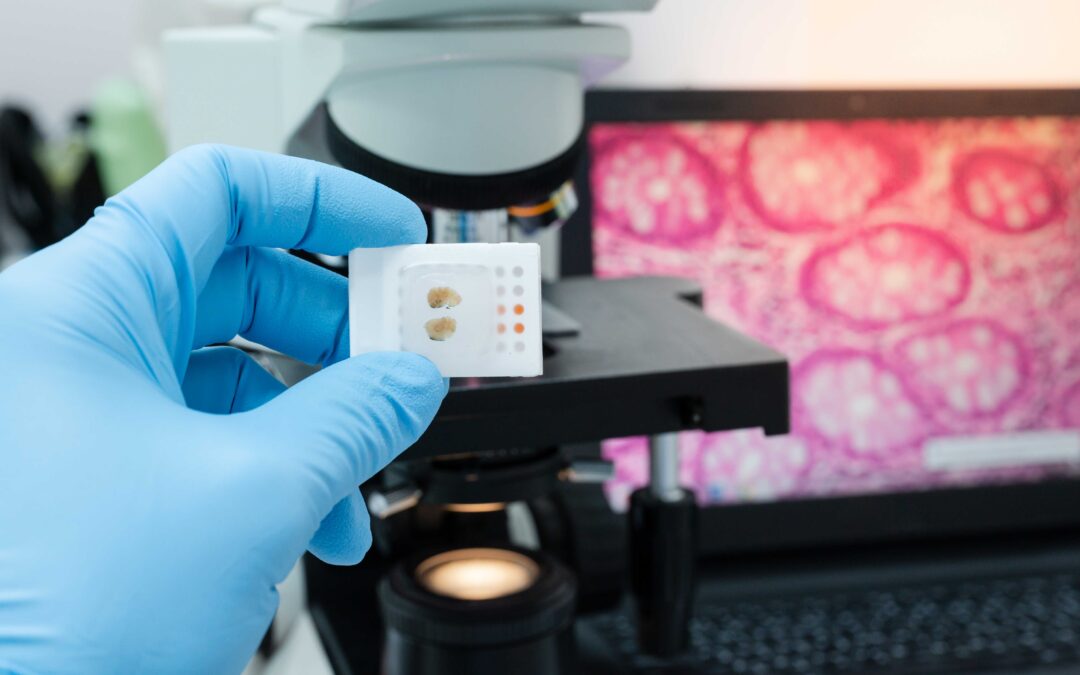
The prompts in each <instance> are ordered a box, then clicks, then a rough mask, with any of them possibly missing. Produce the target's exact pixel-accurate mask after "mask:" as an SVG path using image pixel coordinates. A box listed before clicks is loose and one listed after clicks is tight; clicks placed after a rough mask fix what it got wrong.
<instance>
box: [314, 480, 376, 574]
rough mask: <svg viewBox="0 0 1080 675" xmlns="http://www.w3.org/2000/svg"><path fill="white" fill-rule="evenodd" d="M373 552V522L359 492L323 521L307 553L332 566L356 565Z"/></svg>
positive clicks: (338, 505)
mask: <svg viewBox="0 0 1080 675" xmlns="http://www.w3.org/2000/svg"><path fill="white" fill-rule="evenodd" d="M370 549H371V523H370V520H369V519H368V514H367V508H366V507H365V506H364V501H363V498H362V497H361V495H360V492H359V490H357V491H356V492H354V493H351V494H350V495H349V496H348V497H346V498H345V499H342V500H341V501H339V502H338V503H337V504H335V505H334V508H333V509H331V511H330V513H328V514H327V516H326V517H325V518H323V521H322V523H321V524H320V525H319V529H318V531H317V532H316V533H315V536H314V537H312V538H311V542H310V543H309V544H308V551H310V552H311V554H312V555H314V556H315V557H316V558H318V559H319V560H322V561H323V562H325V563H327V564H330V565H355V564H357V563H358V562H360V561H361V560H363V559H364V556H365V555H367V552H368V550H370Z"/></svg>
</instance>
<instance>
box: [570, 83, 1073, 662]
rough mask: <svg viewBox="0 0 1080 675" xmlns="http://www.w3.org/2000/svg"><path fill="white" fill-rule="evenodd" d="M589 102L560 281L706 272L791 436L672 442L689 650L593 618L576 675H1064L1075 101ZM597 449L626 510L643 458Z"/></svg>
mask: <svg viewBox="0 0 1080 675" xmlns="http://www.w3.org/2000/svg"><path fill="white" fill-rule="evenodd" d="M586 107H587V113H586V114H587V122H588V126H587V132H586V133H587V134H588V139H587V140H588V161H587V162H586V163H585V165H584V166H583V167H582V169H581V172H580V175H579V179H578V185H579V186H580V190H581V202H582V207H581V209H580V211H579V213H578V214H577V215H576V216H575V219H578V220H579V222H578V223H576V224H574V223H572V224H571V225H570V226H569V227H567V228H565V229H564V230H563V232H564V240H563V245H562V251H561V258H562V267H563V273H564V274H565V275H573V274H596V275H598V276H603V277H618V276H627V275H641V274H660V275H675V276H684V277H689V278H692V279H695V280H696V281H698V282H699V283H700V284H701V285H702V287H703V289H704V305H705V311H707V312H708V313H709V314H710V315H712V316H714V317H716V318H717V319H719V320H721V321H724V322H726V323H728V324H730V325H732V326H733V327H735V328H737V329H739V330H741V331H744V332H746V333H748V334H750V335H752V336H754V337H756V338H758V339H760V340H762V341H763V342H765V343H767V344H769V345H771V346H773V347H775V348H777V349H779V350H780V351H782V352H783V353H785V354H786V355H787V356H788V357H789V358H790V359H791V365H792V391H791V396H792V433H791V434H790V435H787V436H780V437H773V438H766V437H765V436H763V435H762V434H761V433H760V432H758V431H752V430H751V431H739V432H731V433H721V434H700V433H694V434H689V433H688V434H684V435H683V436H682V439H681V446H682V462H683V464H682V480H683V483H684V485H686V486H687V487H689V488H690V489H692V490H693V491H695V493H696V494H697V497H698V501H699V503H700V504H702V505H703V506H704V507H705V508H704V510H703V512H702V517H701V523H700V541H699V550H700V554H701V564H700V569H701V575H700V581H699V593H698V601H697V607H696V612H695V619H694V621H693V623H692V625H691V647H690V649H689V650H688V651H687V653H686V654H684V655H683V656H681V657H679V658H677V659H674V660H668V661H660V660H657V659H653V658H650V657H647V656H644V655H641V654H639V653H638V652H637V650H636V647H635V644H634V640H633V626H632V622H631V621H630V619H629V614H628V613H616V614H613V615H604V616H599V617H594V618H592V619H589V620H586V621H583V622H581V623H582V625H581V626H580V632H582V634H583V638H582V651H583V658H584V661H585V664H586V670H585V672H596V673H602V672H649V673H759V674H764V673H879V672H880V673H960V672H987V673H990V672H1046V673H1051V672H1063V673H1064V672H1070V673H1076V672H1080V91H1075V90H1068V91H1066V90H1053V91H922V92H918V91H906V92H889V91H829V92H705V91H610V90H609V91H604V90H601V91H595V92H591V93H590V94H589V95H588V98H587V101H586ZM587 225H591V227H589V226H587ZM604 453H605V455H606V456H607V457H608V458H610V459H612V460H614V462H615V465H616V473H617V477H616V479H615V480H614V481H613V482H612V483H611V484H610V485H609V486H608V496H609V498H610V500H611V501H612V502H613V504H615V505H616V507H621V506H624V505H625V501H626V498H627V496H628V494H629V492H630V491H631V490H632V489H633V488H634V487H636V486H638V485H640V484H642V483H643V482H644V480H645V478H646V475H647V464H648V461H647V454H646V453H647V449H646V444H645V440H644V439H616V440H612V441H609V442H607V443H605V445H604Z"/></svg>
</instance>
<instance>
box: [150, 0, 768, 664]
mask: <svg viewBox="0 0 1080 675" xmlns="http://www.w3.org/2000/svg"><path fill="white" fill-rule="evenodd" d="M654 4H655V0H284V2H283V3H282V5H281V6H280V7H274V8H265V9H262V10H260V11H258V12H257V13H256V14H255V16H254V18H253V21H252V23H251V24H250V25H245V26H239V27H228V28H208V29H189V30H182V31H175V32H172V33H169V34H167V36H166V42H165V56H166V73H167V87H168V119H169V133H168V136H169V142H170V145H171V147H172V149H174V150H175V149H178V148H180V147H183V146H185V145H189V144H192V143H197V142H222V143H229V144H233V145H241V146H247V147H252V148H257V149H262V150H267V151H272V152H286V153H289V154H295V155H299V156H305V157H310V158H313V159H319V160H322V161H328V162H332V163H335V164H338V165H341V166H343V167H345V168H347V169H350V170H354V171H357V172H359V173H362V174H364V175H366V176H368V177H370V178H373V179H375V180H377V181H379V182H382V183H384V184H386V185H388V186H390V187H392V188H394V189H396V190H398V191H399V192H402V193H403V194H405V195H407V196H409V197H410V198H412V199H413V200H414V201H416V202H417V203H418V204H420V205H421V207H422V208H423V209H424V211H425V214H426V216H427V218H428V222H429V226H430V237H429V238H430V240H431V241H434V242H471V241H487V242H500V241H509V240H521V239H530V238H533V239H535V238H539V240H540V242H541V245H542V248H543V250H544V253H543V257H544V259H545V260H546V261H547V262H546V264H545V268H544V276H545V279H546V281H547V283H546V285H545V288H544V293H543V294H544V305H545V306H544V312H543V334H544V354H545V360H544V374H543V375H542V376H540V377H536V378H527V379H514V380H511V379H499V378H473V379H460V380H455V381H454V382H453V383H452V385H451V391H450V393H449V395H448V397H447V399H446V401H445V403H444V405H443V407H442V409H441V410H440V412H439V414H438V416H437V417H436V420H435V421H434V423H433V424H432V426H431V428H430V429H429V431H428V432H427V433H426V434H425V435H424V437H423V438H421V439H420V441H418V442H417V443H416V444H415V445H414V446H413V447H412V448H410V449H409V450H407V451H406V453H405V454H404V455H402V457H401V458H399V460H398V461H396V462H395V463H394V464H392V465H391V466H389V467H388V468H387V469H386V470H384V471H383V472H382V473H381V474H380V475H379V476H377V477H376V478H375V479H373V480H372V481H370V483H369V484H366V485H364V486H362V488H361V489H362V491H363V493H364V495H365V498H366V501H367V504H368V507H369V511H370V512H371V515H372V521H373V522H372V530H373V534H374V539H375V545H374V547H373V550H372V552H371V553H370V554H369V556H368V559H367V560H365V562H364V563H363V564H362V565H360V566H359V567H357V568H331V567H329V566H326V565H322V564H321V563H318V562H317V561H309V562H308V564H307V566H306V572H307V578H308V588H309V596H310V602H311V605H312V607H313V615H314V616H315V618H316V622H317V624H318V628H319V632H320V637H321V638H322V640H323V643H324V645H325V646H326V648H327V652H328V653H329V655H330V658H331V661H332V662H333V664H334V667H335V670H337V671H338V672H342V673H345V672H375V671H376V670H378V671H380V672H383V673H385V674H387V675H421V674H423V675H428V674H434V673H475V674H483V673H511V672H512V673H515V674H519V675H532V674H535V675H542V674H550V673H573V672H596V671H595V669H593V668H592V667H591V666H589V667H588V669H587V670H586V666H584V665H582V664H583V663H584V662H587V661H588V655H587V654H586V652H588V645H586V644H583V643H582V640H581V639H580V636H578V635H577V631H576V630H575V624H576V623H577V621H576V620H577V618H578V617H580V616H582V615H585V614H588V613H590V612H602V611H622V610H621V609H620V608H623V607H624V605H625V603H624V599H625V597H626V596H627V593H626V590H627V588H626V587H627V586H629V595H630V596H631V598H632V601H631V602H630V603H629V605H628V606H629V607H630V609H629V611H630V612H631V613H632V614H633V616H634V619H635V621H636V622H637V626H638V642H639V646H640V649H641V651H642V653H645V654H651V655H655V656H656V657H661V658H666V657H671V656H673V655H677V654H678V653H679V652H680V651H681V650H683V649H684V648H685V647H686V644H687V622H688V620H689V617H690V615H691V612H692V608H693V587H694V583H693V578H694V575H693V570H694V558H695V555H694V554H695V545H696V539H697V533H696V530H695V518H696V506H695V503H694V499H693V496H692V495H691V494H690V493H689V492H688V491H686V490H684V489H682V488H680V486H679V484H678V435H677V432H679V431H681V430H690V429H701V430H706V431H718V430H728V429H738V428H749V427H762V428H764V429H765V431H766V433H770V434H775V433H785V432H786V431H787V428H788V368H787V363H786V361H785V360H784V358H783V357H782V356H781V355H780V354H778V353H776V352H774V351H773V350H771V349H768V348H767V347H764V346H762V345H760V344H758V343H756V342H754V341H753V340H751V339H749V338H746V337H744V336H742V335H739V334H737V333H735V332H734V331H732V330H730V329H728V328H726V327H724V326H722V325H720V324H718V323H716V322H714V321H712V320H711V319H709V318H708V317H706V315H705V314H704V313H703V312H702V311H701V307H700V306H701V291H700V289H699V288H698V287H697V286H696V285H695V284H694V283H692V282H690V281H686V280H679V279H668V278H634V279H620V280H598V279H593V278H567V279H559V274H558V265H557V260H558V255H557V254H558V246H557V239H558V227H559V226H560V225H561V224H562V223H563V222H564V221H565V220H566V219H567V218H568V217H569V216H570V215H571V214H572V213H573V212H574V210H575V208H576V206H577V199H576V196H575V191H574V178H575V175H576V174H578V178H580V175H579V174H580V171H579V167H580V164H581V158H582V155H583V153H584V151H585V146H586V124H585V119H584V111H583V108H584V105H583V102H584V97H583V91H584V89H585V88H586V87H588V86H589V85H591V84H592V83H594V82H596V81H597V80H599V79H600V78H602V77H603V76H604V75H605V74H607V73H608V72H610V71H612V70H613V69H615V68H616V67H617V66H618V65H619V64H620V63H622V62H623V61H625V60H626V59H627V58H628V56H629V53H630V42H629V36H628V34H627V32H626V31H625V30H624V29H622V28H619V27H616V26H612V25H604V24H600V23H587V22H584V21H582V19H581V17H582V15H583V14H584V13H592V12H606V11H615V10H621V11H627V10H635V11H648V10H650V9H651V8H652V7H653V5H654ZM581 226H583V227H588V223H584V224H582V225H581ZM317 262H320V263H322V264H325V265H328V266H331V267H338V266H340V262H339V261H335V260H330V259H325V258H322V259H318V260H317ZM278 372H279V373H280V372H284V369H279V371H278ZM290 372H291V373H293V375H290V376H287V377H286V379H290V377H292V378H295V377H302V376H303V367H302V366H297V367H294V368H293V369H292V370H291V371H290ZM631 435H648V436H649V437H650V439H651V443H650V467H651V479H650V483H649V485H647V486H645V487H644V488H642V489H640V490H638V491H637V492H636V493H635V494H634V495H633V497H632V499H631V504H630V509H629V513H628V514H617V513H615V512H614V511H612V509H611V507H610V506H609V504H608V502H607V500H606V499H605V496H604V493H603V490H602V483H603V481H604V480H605V479H607V478H609V477H610V475H611V466H610V464H609V463H607V462H605V461H604V460H603V459H602V458H601V455H600V451H599V445H598V443H599V441H601V440H603V439H606V438H615V437H623V436H631Z"/></svg>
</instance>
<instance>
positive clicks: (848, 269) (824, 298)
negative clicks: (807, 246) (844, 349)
mask: <svg viewBox="0 0 1080 675" xmlns="http://www.w3.org/2000/svg"><path fill="white" fill-rule="evenodd" d="M800 287H801V291H802V295H803V298H805V300H806V303H807V304H808V305H810V306H811V307H813V308H815V309H817V310H818V311H821V312H823V313H824V314H827V315H830V316H833V317H836V318H838V319H840V320H842V321H846V322H849V323H851V324H852V325H854V326H857V327H860V328H882V327H887V326H892V325H895V324H898V323H902V322H906V321H912V320H916V319H925V318H928V317H933V316H938V315H940V314H943V313H945V312H948V311H949V310H950V309H952V308H954V307H956V306H957V305H959V304H960V303H961V302H962V301H963V300H964V298H965V297H966V296H967V293H968V290H969V289H970V287H971V272H970V270H969V269H968V263H967V260H966V259H965V257H964V255H963V253H962V252H961V251H960V249H959V248H958V247H957V246H956V245H954V244H953V243H951V242H950V241H949V240H948V239H947V238H946V237H945V236H943V235H941V234H939V233H937V232H935V231H933V230H930V229H927V228H922V227H916V226H914V225H883V226H878V227H873V228H871V229H868V230H864V231H862V232H859V233H858V234H855V235H854V236H852V237H851V238H849V239H846V240H843V241H841V242H839V243H837V244H827V245H825V246H823V247H821V248H819V249H818V250H816V251H814V253H813V254H812V255H811V256H810V257H809V259H808V260H807V261H806V264H805V265H804V266H803V268H802V272H801V274H800Z"/></svg>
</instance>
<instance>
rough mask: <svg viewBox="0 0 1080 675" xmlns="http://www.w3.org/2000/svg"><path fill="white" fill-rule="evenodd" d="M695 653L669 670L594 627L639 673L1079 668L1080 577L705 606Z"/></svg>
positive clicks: (613, 631) (694, 637) (630, 635)
mask: <svg viewBox="0 0 1080 675" xmlns="http://www.w3.org/2000/svg"><path fill="white" fill-rule="evenodd" d="M701 605H703V606H699V607H698V610H697V616H696V617H695V618H694V620H693V621H692V623H691V627H690V634H691V648H690V650H689V651H688V653H687V654H685V655H683V656H681V657H679V658H678V659H675V660H673V661H670V662H661V661H659V660H657V659H653V658H650V657H647V656H642V655H640V654H638V653H637V647H636V644H635V640H634V627H633V623H632V621H631V619H630V618H629V617H627V616H626V615H625V614H615V615H608V616H604V617H596V618H595V619H591V620H590V623H593V622H594V621H595V623H593V625H594V627H595V629H596V630H598V631H599V633H600V635H601V636H603V638H604V640H605V642H607V643H608V644H609V645H610V646H611V647H613V648H614V649H615V650H616V651H617V652H618V653H619V654H620V655H621V660H622V661H623V662H624V663H626V664H627V665H628V666H631V667H633V670H634V671H635V672H638V673H650V674H656V675H660V674H662V673H695V674H696V673H708V674H710V675H713V674H715V675H721V674H723V675H727V674H735V675H744V674H750V675H787V674H789V673H791V674H796V673H797V674H799V675H803V674H817V673H821V674H826V673H828V674H833V673H838V674H839V673H859V674H860V675H872V674H876V673H890V674H892V673H897V674H899V673H962V672H967V671H988V672H992V671H993V670H995V669H1012V670H1015V669H1017V668H1022V667H1024V666H1035V665H1047V666H1051V665H1052V666H1062V665H1067V664H1072V663H1076V664H1077V665H1078V667H1077V672H1080V575H1074V574H1057V575H1050V576H1027V577H1017V578H1007V579H993V580H986V581H965V582H962V583H953V584H936V585H927V586H912V587H903V588H891V589H888V590H872V591H864V592H859V593H851V592H845V593H836V594H821V595H807V596H798V597H785V598H781V599H773V600H763V601H736V602H733V603H731V604H726V605H718V604H707V603H701Z"/></svg>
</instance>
